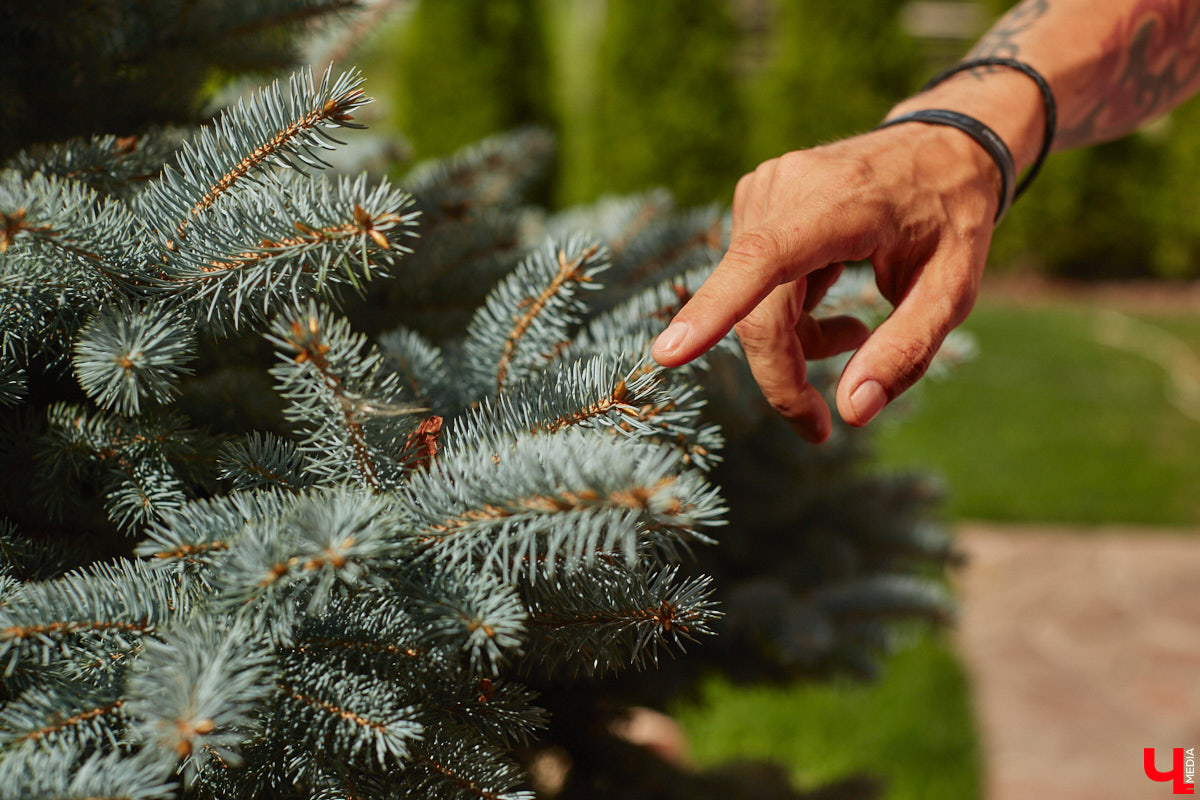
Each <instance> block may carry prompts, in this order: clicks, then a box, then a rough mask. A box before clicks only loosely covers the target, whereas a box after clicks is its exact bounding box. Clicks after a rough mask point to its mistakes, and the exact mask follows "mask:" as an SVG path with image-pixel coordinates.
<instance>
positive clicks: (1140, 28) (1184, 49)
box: [892, 0, 1200, 167]
mask: <svg viewBox="0 0 1200 800" xmlns="http://www.w3.org/2000/svg"><path fill="white" fill-rule="evenodd" d="M992 56H999V57H1007V58H1016V59H1020V60H1021V61H1025V62H1026V63H1028V64H1030V65H1032V66H1033V67H1034V68H1036V69H1037V70H1038V71H1039V72H1041V73H1042V74H1043V75H1044V76H1045V77H1046V79H1047V80H1048V81H1049V82H1050V86H1051V88H1052V89H1053V91H1054V94H1055V98H1056V100H1057V104H1058V116H1059V120H1058V134H1057V136H1056V137H1055V142H1054V146H1055V148H1056V149H1064V148H1069V147H1077V146H1081V145H1086V144H1091V143H1093V142H1098V141H1103V140H1106V139H1112V138H1115V137H1117V136H1121V135H1123V134H1125V133H1128V132H1129V131H1132V130H1133V129H1135V128H1136V127H1138V126H1139V125H1141V124H1142V123H1143V122H1145V121H1147V120H1149V119H1152V118H1153V117H1155V116H1157V115H1159V114H1161V113H1163V112H1165V111H1167V110H1169V109H1171V108H1173V107H1175V106H1176V105H1178V104H1179V103H1181V102H1183V101H1184V100H1186V99H1187V98H1188V97H1190V96H1191V95H1192V94H1193V93H1194V92H1196V91H1197V90H1198V89H1200V2H1196V0H1024V2H1022V3H1020V4H1019V5H1017V6H1016V7H1015V8H1013V9H1012V10H1011V11H1009V12H1008V13H1007V14H1005V15H1004V17H1002V18H1001V19H1000V21H999V22H997V23H996V25H995V26H994V27H993V28H992V29H991V30H990V31H989V32H988V33H987V34H986V35H985V36H984V37H983V38H982V39H981V40H980V41H979V43H978V44H977V45H976V46H975V47H974V48H973V49H972V50H971V52H970V53H969V55H968V57H969V58H984V57H992ZM934 106H938V107H944V108H951V109H955V110H959V111H963V112H965V113H968V114H972V115H973V116H977V117H979V118H980V119H982V120H983V121H984V122H987V123H988V124H989V125H991V126H992V127H993V128H994V129H995V130H996V131H997V133H999V134H1000V135H1001V137H1002V138H1004V139H1005V141H1006V142H1008V144H1009V146H1010V148H1011V149H1012V150H1013V156H1014V158H1015V159H1016V161H1017V165H1018V167H1023V166H1027V165H1028V164H1029V163H1031V162H1032V160H1033V158H1034V157H1035V155H1036V153H1037V150H1038V147H1039V146H1040V144H1041V135H1042V126H1043V124H1044V120H1043V117H1042V114H1043V110H1042V102H1041V98H1040V95H1039V94H1038V92H1037V89H1036V87H1035V86H1034V84H1033V82H1032V81H1030V80H1029V78H1027V77H1025V76H1023V75H1020V74H1019V73H1015V72H1013V71H1011V70H1006V69H1002V68H998V69H986V70H984V69H981V70H976V71H974V72H971V73H964V74H962V75H959V76H956V77H954V78H951V79H950V80H948V81H946V82H945V83H943V84H942V85H940V86H938V87H936V88H935V89H933V90H931V91H929V92H926V93H924V94H921V95H918V96H916V97H913V98H910V99H909V100H906V101H905V102H903V103H901V104H900V105H898V106H897V107H896V109H894V110H893V112H892V116H894V115H896V114H900V113H904V112H905V111H911V110H914V109H916V108H929V107H934Z"/></svg>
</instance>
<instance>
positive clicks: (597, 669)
mask: <svg viewBox="0 0 1200 800" xmlns="http://www.w3.org/2000/svg"><path fill="white" fill-rule="evenodd" d="M678 571H679V570H678V567H663V568H660V569H658V570H657V571H655V570H652V569H651V568H649V567H646V566H632V567H626V566H622V565H620V564H616V563H600V564H598V565H597V568H595V569H592V570H588V571H587V572H577V573H572V574H570V575H560V576H558V577H556V578H553V579H548V580H544V581H538V582H534V583H530V584H529V585H528V588H527V593H526V602H527V604H528V607H529V615H530V617H529V626H530V628H529V630H530V635H531V640H530V647H531V652H530V655H532V656H533V658H527V659H526V661H525V663H526V664H528V665H530V666H531V667H532V665H539V666H542V667H545V668H547V669H549V670H557V669H560V668H562V667H564V666H565V667H567V668H570V669H572V670H574V671H575V672H580V671H583V672H586V673H587V674H603V673H605V672H611V671H616V670H619V669H622V668H624V667H626V666H627V665H630V664H632V665H634V666H636V667H639V668H640V667H642V666H644V665H645V663H646V661H647V660H649V661H652V662H653V663H655V664H657V663H658V654H659V648H660V647H661V646H664V645H669V646H671V647H673V648H677V649H680V650H682V648H683V642H684V640H687V639H692V640H694V639H696V638H697V637H698V636H700V635H707V634H710V633H712V629H711V626H712V623H713V622H714V621H715V620H716V619H717V618H718V617H719V616H720V614H719V613H718V612H717V611H715V610H714V605H715V603H714V602H713V601H712V600H711V599H709V597H710V594H711V592H712V589H711V581H710V579H708V578H705V577H700V578H691V579H687V580H680V579H679V578H678Z"/></svg>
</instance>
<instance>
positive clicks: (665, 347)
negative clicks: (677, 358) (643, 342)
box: [654, 322, 688, 355]
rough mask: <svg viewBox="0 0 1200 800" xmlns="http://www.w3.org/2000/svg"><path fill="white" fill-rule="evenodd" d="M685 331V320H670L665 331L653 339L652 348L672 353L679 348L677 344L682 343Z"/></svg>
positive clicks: (686, 327) (686, 326) (663, 352)
mask: <svg viewBox="0 0 1200 800" xmlns="http://www.w3.org/2000/svg"><path fill="white" fill-rule="evenodd" d="M687 332H688V324H687V323H686V322H672V323H671V324H670V325H668V326H667V329H666V330H665V331H663V332H662V333H660V334H659V335H658V339H656V340H655V341H654V349H655V350H656V351H658V352H660V353H662V354H664V355H670V354H671V353H674V352H675V351H676V350H678V349H679V345H681V344H683V340H684V337H686V336H687Z"/></svg>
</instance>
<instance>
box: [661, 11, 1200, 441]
mask: <svg viewBox="0 0 1200 800" xmlns="http://www.w3.org/2000/svg"><path fill="white" fill-rule="evenodd" d="M970 56H972V57H985V56H1006V57H1010V58H1018V59H1020V60H1022V61H1026V62H1028V63H1029V64H1031V65H1033V66H1034V67H1035V68H1037V69H1038V71H1040V72H1041V73H1042V74H1043V75H1045V76H1046V78H1047V79H1048V80H1049V82H1050V85H1051V87H1052V88H1053V90H1054V93H1055V95H1056V98H1057V101H1058V109H1059V132H1058V135H1057V137H1056V139H1055V146H1056V147H1057V148H1059V149H1062V148H1067V147H1074V146H1078V145H1083V144H1088V143H1092V142H1097V141H1101V140H1104V139H1109V138H1113V137H1115V136H1119V135H1121V134H1123V133H1126V132H1128V131H1130V130H1133V129H1134V128H1135V127H1137V126H1138V125H1139V124H1141V123H1142V122H1144V121H1146V120H1148V119H1150V118H1151V117H1153V116H1155V115H1157V114H1160V113H1162V112H1164V111H1166V110H1168V109H1170V108H1172V107H1174V106H1175V105H1177V104H1178V103H1180V102H1182V101H1183V100H1184V99H1186V98H1187V97H1188V96H1189V95H1190V94H1191V93H1193V92H1195V91H1197V90H1198V89H1200V0H1024V2H1022V3H1020V4H1019V5H1017V6H1016V7H1015V8H1013V9H1012V10H1011V11H1009V12H1008V14H1006V15H1005V16H1004V17H1003V18H1001V20H1000V21H999V22H998V23H997V24H996V25H995V27H993V28H992V30H991V31H990V32H989V33H988V34H987V35H986V36H984V38H983V39H982V40H981V41H980V42H979V44H978V45H977V46H976V47H975V48H974V49H973V50H972V51H971V53H970ZM922 108H947V109H952V110H955V111H959V112H962V113H965V114H969V115H971V116H974V117H976V118H978V119H979V120H981V121H983V122H984V123H986V124H987V125H988V126H989V127H991V128H992V129H993V130H994V131H996V133H997V134H999V135H1000V137H1001V138H1002V139H1004V141H1005V142H1006V143H1007V144H1008V146H1009V148H1010V149H1011V150H1012V153H1013V157H1014V160H1015V161H1016V165H1017V168H1018V169H1021V168H1023V167H1026V166H1029V164H1030V163H1032V161H1033V160H1034V158H1035V157H1036V154H1037V151H1038V148H1039V147H1040V145H1041V136H1042V130H1043V125H1044V112H1043V107H1042V99H1041V95H1040V94H1039V93H1038V90H1037V88H1036V86H1035V85H1034V83H1033V81H1031V80H1030V79H1029V78H1028V77H1027V76H1025V75H1022V74H1020V73H1018V72H1015V71H1013V70H1010V69H1003V68H996V69H987V70H975V71H974V72H967V73H961V74H959V75H956V76H954V77H952V78H950V79H948V80H946V81H945V82H943V83H941V84H940V85H938V86H937V87H935V88H934V89H932V90H930V91H928V92H925V93H922V94H920V95H917V96H915V97H912V98H909V99H908V100H905V101H904V102H902V103H900V104H899V105H897V106H896V107H895V108H894V109H893V110H892V112H891V114H890V115H889V116H898V115H900V114H904V113H908V112H910V111H914V110H917V109H922ZM999 189H1000V175H999V171H998V170H997V168H996V165H995V164H994V163H993V162H992V160H991V158H990V157H989V156H988V155H987V154H986V153H985V152H984V150H983V149H982V148H981V147H980V146H979V145H978V144H977V143H976V142H975V141H973V140H972V139H971V138H969V137H968V136H967V135H966V134H964V133H962V132H961V131H958V130H955V129H953V128H947V127H944V126H938V125H923V124H905V125H897V126H893V127H889V128H885V129H882V130H877V131H873V132H871V133H867V134H864V135H862V136H857V137H854V138H852V139H846V140H844V141H841V142H835V143H833V144H830V145H823V146H821V147H817V148H814V149H812V150H801V151H796V152H792V153H787V154H785V155H783V156H781V157H779V158H775V159H771V160H770V161H767V162H764V163H763V164H761V165H759V167H758V168H757V169H756V170H755V171H754V172H752V173H750V174H748V175H746V176H744V177H743V178H742V179H741V180H740V181H739V182H738V184H737V188H736V190H735V191H734V196H733V230H732V238H731V241H730V245H729V249H728V251H727V252H726V253H725V256H724V258H722V260H721V263H720V264H719V265H718V266H717V268H716V269H715V270H714V272H713V273H712V275H710V276H709V278H708V280H706V281H705V283H704V285H703V286H701V287H700V289H699V290H698V291H697V292H696V294H695V295H694V296H693V297H692V299H691V300H690V301H689V302H688V303H687V304H686V305H685V306H684V307H683V308H682V309H681V310H680V311H679V313H678V314H677V315H676V316H675V318H674V319H673V320H672V322H671V325H670V326H669V327H668V328H667V330H666V331H664V332H663V334H662V335H661V336H660V337H659V338H658V340H657V341H656V342H655V346H654V357H655V358H656V359H657V360H658V361H659V363H661V364H663V365H664V366H668V367H671V366H677V365H680V364H684V363H686V362H688V361H690V360H692V359H693V358H695V357H696V356H698V355H700V354H701V353H703V352H704V351H706V350H707V349H708V348H710V347H712V345H713V344H715V343H716V342H717V341H718V340H719V339H720V338H721V337H722V336H723V335H724V334H725V333H727V332H728V331H729V330H730V329H731V328H733V329H734V330H735V331H736V332H737V335H738V338H739V339H740V340H741V342H742V348H743V349H744V350H745V352H746V358H747V361H748V362H749V364H750V367H751V370H752V371H753V373H754V378H755V380H756V381H757V382H758V384H759V387H760V388H761V389H762V391H763V394H764V395H765V396H766V397H767V399H768V400H769V401H770V403H771V405H772V406H774V407H775V409H776V410H778V411H779V412H780V413H781V414H782V415H783V416H784V417H786V418H787V419H788V420H790V421H791V422H792V423H793V426H794V427H795V429H796V431H797V432H798V433H799V434H800V435H801V436H803V437H804V438H806V439H809V440H811V441H822V440H824V439H825V438H826V437H827V436H828V435H829V433H830V427H831V418H830V412H829V408H828V407H827V406H826V403H825V401H824V399H823V398H822V395H821V393H820V392H819V391H817V390H816V389H815V388H814V387H813V386H811V385H810V384H809V383H808V382H807V379H806V365H807V360H808V359H812V358H824V357H826V356H829V355H833V354H836V353H841V352H845V351H848V350H854V349H857V352H856V353H855V354H854V356H853V357H852V358H851V359H850V361H849V363H848V364H847V365H846V368H845V370H844V371H843V373H842V377H841V379H840V381H839V382H838V387H837V408H838V411H839V413H840V414H841V416H842V417H843V419H845V420H846V421H847V422H848V423H850V424H851V425H864V424H866V423H867V422H868V421H869V420H870V419H871V418H873V417H874V416H875V415H876V414H877V413H878V412H879V410H880V409H882V408H883V407H884V406H885V405H886V404H887V403H889V402H890V401H891V400H892V399H894V398H895V397H896V396H897V395H899V394H900V393H901V392H903V391H905V390H906V389H908V387H909V386H911V385H912V384H913V383H915V382H916V381H917V380H918V379H919V378H920V377H921V376H922V375H923V374H924V373H925V370H926V368H927V367H928V366H929V363H930V361H931V360H932V358H933V356H934V354H935V353H936V352H937V350H938V347H939V346H940V345H941V343H942V341H943V340H944V339H945V337H946V335H947V334H948V333H949V332H950V331H951V330H952V329H953V328H954V327H955V326H957V325H958V324H959V323H960V322H962V321H963V320H964V319H965V318H966V316H967V314H968V313H969V312H970V310H971V307H972V306H973V304H974V302H975V297H976V294H977V293H978V289H979V281H980V279H981V277H982V274H983V267H984V262H985V261H986V258H987V251H988V247H989V246H990V244H991V236H992V228H993V222H992V220H993V217H994V215H995V212H996V208H997V205H998V202H999ZM862 260H869V261H870V262H871V264H872V266H873V268H874V270H875V279H876V283H877V284H878V286H879V288H880V290H881V291H882V292H883V294H884V296H885V297H887V298H888V300H890V301H891V302H892V303H893V305H895V310H894V311H893V312H892V314H891V315H890V316H889V317H888V319H887V320H885V321H884V322H883V323H881V324H880V325H879V327H878V328H876V329H875V330H874V331H868V330H867V329H866V328H865V327H864V326H863V325H862V323H860V322H858V321H857V320H854V319H851V318H845V317H834V318H830V319H820V320H818V319H814V318H813V316H812V314H811V312H812V310H813V309H814V308H815V306H816V305H817V303H818V302H819V301H820V299H821V297H822V295H823V294H824V293H825V291H826V290H827V289H828V288H829V286H830V285H831V284H832V283H833V282H834V281H835V280H837V277H838V274H839V271H840V264H841V263H842V262H845V261H862Z"/></svg>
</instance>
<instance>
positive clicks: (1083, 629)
mask: <svg viewBox="0 0 1200 800" xmlns="http://www.w3.org/2000/svg"><path fill="white" fill-rule="evenodd" d="M959 544H960V547H961V548H962V550H963V551H964V552H965V553H966V554H967V556H968V558H969V563H968V565H967V566H966V567H964V568H963V569H962V570H961V571H960V573H959V575H958V578H957V591H958V594H959V597H960V600H961V604H962V610H961V617H960V621H959V625H958V632H957V634H956V638H957V642H958V646H959V650H960V652H961V654H962V656H963V659H964V661H965V663H966V667H967V670H968V672H969V673H970V675H971V677H972V681H973V692H974V695H975V704H976V710H977V714H978V721H979V726H980V736H981V744H982V747H983V751H984V759H985V763H986V769H987V779H986V782H987V792H986V795H985V796H986V798H987V800H1042V798H1047V799H1050V798H1052V799H1053V800H1085V798H1086V800H1142V798H1145V800H1153V799H1154V798H1160V799H1165V798H1171V797H1172V796H1174V795H1173V794H1172V791H1171V787H1170V785H1169V784H1166V783H1153V782H1151V781H1150V780H1149V779H1147V778H1146V777H1145V775H1144V773H1143V771H1142V749H1143V748H1145V747H1157V748H1166V749H1169V748H1172V747H1197V748H1200V532H1195V533H1185V532H1180V533H1163V532H1161V531H1158V530H1150V531H1147V530H1137V529H1130V528H1102V529H1070V528H1053V529H1050V528H1046V527H1036V528H1035V527H1029V528H1024V527H1016V528H1014V527H1012V526H989V525H978V524H972V525H965V526H963V528H962V529H961V531H960V535H959ZM1166 749H1164V750H1160V751H1159V768H1160V769H1165V768H1167V767H1168V761H1169V755H1168V751H1167V750H1166ZM1197 752H1198V753H1200V750H1198V751H1197ZM1197 796H1198V797H1200V795H1197Z"/></svg>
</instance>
